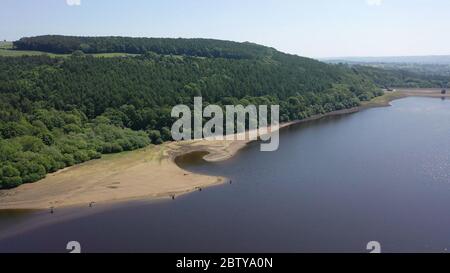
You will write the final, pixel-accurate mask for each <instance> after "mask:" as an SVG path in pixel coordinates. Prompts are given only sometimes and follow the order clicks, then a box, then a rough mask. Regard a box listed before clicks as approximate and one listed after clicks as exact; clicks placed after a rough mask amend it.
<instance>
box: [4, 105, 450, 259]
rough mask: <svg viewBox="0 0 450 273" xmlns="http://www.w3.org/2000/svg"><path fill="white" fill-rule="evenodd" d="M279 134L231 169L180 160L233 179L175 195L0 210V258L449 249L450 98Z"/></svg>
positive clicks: (228, 164) (196, 158) (229, 164)
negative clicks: (373, 246)
mask: <svg viewBox="0 0 450 273" xmlns="http://www.w3.org/2000/svg"><path fill="white" fill-rule="evenodd" d="M280 137H281V139H280V149H279V150H278V151H276V152H260V151H259V144H258V143H254V144H251V145H248V146H247V147H246V148H244V149H243V150H242V151H240V152H239V153H238V154H237V155H236V156H235V157H233V158H232V159H230V160H228V161H224V162H219V163H206V162H204V161H203V160H202V159H201V157H202V153H194V154H189V155H186V156H183V157H182V158H179V159H178V160H177V161H178V163H179V165H180V166H182V167H183V168H186V169H188V170H192V171H195V172H200V173H205V174H212V175H219V176H225V177H228V178H230V179H231V180H232V182H233V183H232V184H225V185H220V186H216V187H211V188H207V189H203V191H201V192H195V193H192V194H188V195H185V196H182V197H179V198H177V199H175V200H163V201H148V202H144V201H140V202H129V203H127V204H120V205H114V206H112V207H102V206H101V205H99V206H97V207H95V208H92V209H89V208H83V209H75V208H72V209H65V210H61V211H56V212H55V214H49V213H48V212H33V211H18V212H0V234H2V235H3V238H2V239H0V252H11V251H12V252H41V251H50V252H67V250H66V249H65V248H66V244H67V242H69V241H78V242H80V244H81V246H82V251H83V252H367V250H366V245H367V243H368V242H369V241H378V242H380V244H381V247H382V251H384V252H446V251H447V250H448V249H450V101H448V100H441V99H434V98H406V99H401V100H397V101H394V102H392V107H387V108H373V109H367V110H364V111H361V112H359V113H354V114H351V115H345V116H338V117H329V118H325V119H322V120H319V121H313V122H308V123H304V124H300V125H297V126H293V127H290V128H287V129H283V130H282V132H281V135H280ZM80 210H81V211H80ZM52 219H58V221H55V220H52ZM11 231H17V232H16V233H11ZM0 237H2V236H1V235H0Z"/></svg>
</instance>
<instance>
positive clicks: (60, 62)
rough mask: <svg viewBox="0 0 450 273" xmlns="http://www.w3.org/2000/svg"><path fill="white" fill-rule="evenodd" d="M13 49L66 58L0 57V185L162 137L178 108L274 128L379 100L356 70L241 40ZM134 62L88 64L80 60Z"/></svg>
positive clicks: (65, 41)
mask: <svg viewBox="0 0 450 273" xmlns="http://www.w3.org/2000/svg"><path fill="white" fill-rule="evenodd" d="M14 46H15V47H16V48H17V49H21V50H40V51H46V52H53V53H73V54H72V56H71V57H68V58H58V57H56V58H50V57H48V56H45V55H43V56H28V57H27V56H25V57H0V113H1V114H0V163H1V164H0V165H1V168H0V188H12V187H15V186H18V185H20V184H22V183H29V182H34V181H37V180H39V179H41V178H43V177H44V176H45V175H46V174H47V173H50V172H54V171H56V170H58V169H61V168H64V167H67V166H71V165H73V164H77V163H81V162H84V161H87V160H90V159H95V158H99V157H101V155H102V154H106V153H115V152H121V151H128V150H133V149H137V148H140V147H144V146H146V145H148V144H150V143H153V144H160V143H162V142H163V141H169V140H171V136H170V128H171V126H172V123H173V119H172V118H171V117H170V112H171V109H172V107H173V106H175V105H177V104H180V103H182V104H187V105H191V106H192V104H193V97H194V96H202V97H203V100H204V101H205V104H207V103H214V104H219V105H222V106H223V105H229V104H233V105H237V104H242V105H244V106H245V105H248V104H256V105H261V104H265V105H271V104H279V105H280V107H281V113H280V117H281V121H290V120H297V119H304V118H307V117H309V116H311V115H314V114H320V113H326V112H330V111H334V110H341V109H346V108H350V107H354V106H357V105H358V104H359V103H360V102H361V101H366V100H370V99H371V98H373V97H374V96H378V95H380V94H381V90H380V88H379V86H377V85H376V84H375V83H374V81H373V78H372V75H371V74H370V73H368V72H367V71H362V70H359V68H358V67H347V66H342V65H328V64H325V63H321V62H319V61H316V60H312V59H308V58H302V57H298V56H294V55H288V54H284V53H281V52H278V51H276V50H274V49H272V48H267V47H264V46H260V45H255V44H250V43H235V42H227V41H217V40H205V39H145V38H119V37H103V38H94V37H91V38H89V37H65V36H40V37H35V38H24V39H21V40H19V41H17V42H15V43H14ZM101 52H125V53H138V54H139V55H138V56H129V57H116V58H95V57H93V56H91V55H85V54H84V53H101Z"/></svg>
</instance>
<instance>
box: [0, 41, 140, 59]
mask: <svg viewBox="0 0 450 273" xmlns="http://www.w3.org/2000/svg"><path fill="white" fill-rule="evenodd" d="M12 47H13V46H12V43H11V42H0V57H21V56H40V55H47V56H50V57H53V58H56V57H61V58H66V57H68V56H71V54H54V53H47V52H43V51H31V50H14V49H12ZM88 55H92V56H94V57H98V58H114V57H129V56H131V57H132V56H137V54H128V53H118V52H116V53H98V54H88Z"/></svg>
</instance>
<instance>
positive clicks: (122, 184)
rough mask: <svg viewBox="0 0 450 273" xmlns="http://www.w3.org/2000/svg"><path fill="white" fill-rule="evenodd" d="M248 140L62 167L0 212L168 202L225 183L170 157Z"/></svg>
mask: <svg viewBox="0 0 450 273" xmlns="http://www.w3.org/2000/svg"><path fill="white" fill-rule="evenodd" d="M440 91H441V90H438V89H399V90H396V91H395V92H386V94H385V95H384V96H382V97H379V98H376V99H374V100H372V101H370V102H368V103H364V104H363V105H362V106H361V107H356V108H352V109H347V110H342V111H335V112H331V113H328V114H326V115H317V116H314V117H311V118H308V119H306V120H302V121H297V122H290V123H286V124H283V125H281V126H280V128H283V127H287V126H291V125H293V124H297V123H301V122H307V121H311V120H315V119H319V118H322V117H324V116H331V115H342V114H348V113H353V112H357V111H359V110H361V109H363V108H368V107H379V106H388V105H389V102H390V101H392V100H394V99H398V98H403V97H407V96H427V97H450V94H446V95H441V93H440ZM247 143H248V141H226V140H216V141H205V140H197V141H182V142H171V143H165V144H163V145H159V146H150V147H147V148H145V149H141V150H138V151H133V152H127V153H121V154H115V155H108V156H104V158H102V159H100V160H94V161H90V162H87V163H84V164H80V165H77V166H74V167H70V168H66V169H64V170H61V171H58V172H56V173H53V174H49V175H48V176H47V177H46V178H45V179H43V180H41V181H39V182H36V183H33V184H26V185H22V186H20V187H18V188H16V189H12V190H3V191H0V209H46V208H50V207H55V208H56V207H63V206H87V205H88V204H89V203H90V202H96V203H110V202H118V201H125V200H130V199H154V198H172V197H173V196H177V195H180V194H184V193H188V192H192V191H195V190H198V189H199V188H203V187H207V186H212V185H215V184H220V183H223V182H226V181H227V179H226V178H224V177H212V176H206V175H200V174H194V173H190V172H188V171H185V170H182V169H181V168H179V167H178V166H177V165H176V164H175V163H174V159H175V158H176V157H177V156H179V155H182V154H185V153H189V152H193V151H207V152H209V154H208V155H207V156H205V159H206V160H208V161H220V160H225V159H228V158H231V157H232V156H233V155H234V154H236V152H237V151H239V150H240V149H241V148H242V147H244V146H245V145H246V144H247Z"/></svg>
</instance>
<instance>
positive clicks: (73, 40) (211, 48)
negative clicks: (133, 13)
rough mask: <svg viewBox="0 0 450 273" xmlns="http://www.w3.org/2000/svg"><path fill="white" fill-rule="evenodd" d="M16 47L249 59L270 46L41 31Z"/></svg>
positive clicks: (267, 53)
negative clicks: (42, 33) (42, 34)
mask: <svg viewBox="0 0 450 273" xmlns="http://www.w3.org/2000/svg"><path fill="white" fill-rule="evenodd" d="M13 45H14V48H16V49H19V50H37V51H44V52H49V53H57V54H71V53H73V52H74V51H77V50H79V51H82V52H84V53H88V54H92V53H112V52H119V53H129V54H144V53H147V52H154V53H157V54H161V55H186V56H196V57H207V58H230V59H251V58H259V57H264V56H270V54H271V52H272V51H274V49H271V48H268V47H264V46H260V45H256V44H252V43H248V42H247V43H237V42H231V41H220V40H214V39H181V38H179V39H172V38H131V37H76V36H60V35H45V36H37V37H26V38H22V39H20V40H18V41H15V42H14V43H13Z"/></svg>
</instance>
